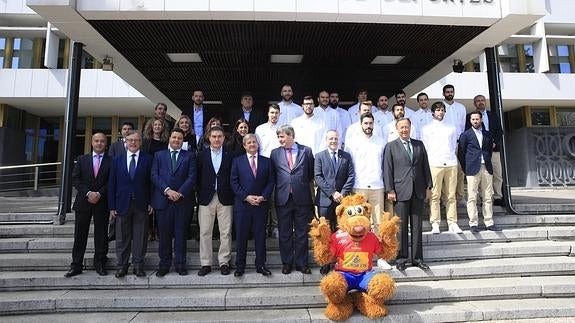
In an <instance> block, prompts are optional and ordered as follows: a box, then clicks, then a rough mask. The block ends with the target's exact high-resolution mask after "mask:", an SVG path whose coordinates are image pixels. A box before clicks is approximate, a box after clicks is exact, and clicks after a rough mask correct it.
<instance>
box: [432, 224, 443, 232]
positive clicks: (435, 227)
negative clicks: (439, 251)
mask: <svg viewBox="0 0 575 323" xmlns="http://www.w3.org/2000/svg"><path fill="white" fill-rule="evenodd" d="M431 233H433V234H439V233H441V231H439V223H432V224H431Z"/></svg>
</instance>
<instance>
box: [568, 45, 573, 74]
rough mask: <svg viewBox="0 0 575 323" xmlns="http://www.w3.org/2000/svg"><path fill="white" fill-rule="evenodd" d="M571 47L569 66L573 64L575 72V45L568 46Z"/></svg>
mask: <svg viewBox="0 0 575 323" xmlns="http://www.w3.org/2000/svg"><path fill="white" fill-rule="evenodd" d="M567 48H568V49H569V66H571V73H575V45H569V46H567Z"/></svg>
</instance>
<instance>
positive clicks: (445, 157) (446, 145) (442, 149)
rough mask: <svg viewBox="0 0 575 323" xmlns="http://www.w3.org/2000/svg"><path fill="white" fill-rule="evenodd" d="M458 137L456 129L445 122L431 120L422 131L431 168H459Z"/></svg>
mask: <svg viewBox="0 0 575 323" xmlns="http://www.w3.org/2000/svg"><path fill="white" fill-rule="evenodd" d="M457 139H458V138H457V137H456V136H455V127H454V126H453V125H452V124H450V123H447V122H445V121H439V120H437V119H433V120H431V122H429V123H428V124H426V125H425V126H423V128H422V129H421V141H423V144H424V145H425V150H426V151H427V158H428V159H429V166H430V167H452V166H457V156H456V155H455V151H456V149H457Z"/></svg>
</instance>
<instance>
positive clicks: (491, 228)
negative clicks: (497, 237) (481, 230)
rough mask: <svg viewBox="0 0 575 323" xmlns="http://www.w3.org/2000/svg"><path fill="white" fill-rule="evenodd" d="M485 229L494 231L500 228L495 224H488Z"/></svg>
mask: <svg viewBox="0 0 575 323" xmlns="http://www.w3.org/2000/svg"><path fill="white" fill-rule="evenodd" d="M486 229H487V230H489V231H496V232H498V231H501V228H500V227H498V226H496V225H495V224H492V225H490V226H488V227H487V228H486Z"/></svg>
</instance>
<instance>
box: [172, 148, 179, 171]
mask: <svg viewBox="0 0 575 323" xmlns="http://www.w3.org/2000/svg"><path fill="white" fill-rule="evenodd" d="M177 153H178V151H177V150H172V173H175V172H176V165H177V160H176V154H177Z"/></svg>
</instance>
